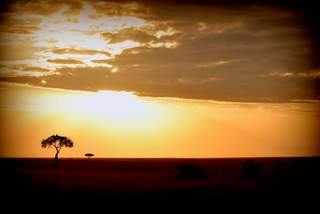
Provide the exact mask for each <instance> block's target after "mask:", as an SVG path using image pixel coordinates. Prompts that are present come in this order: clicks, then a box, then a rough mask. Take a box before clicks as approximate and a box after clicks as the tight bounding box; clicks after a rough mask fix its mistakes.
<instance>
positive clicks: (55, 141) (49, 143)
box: [41, 134, 73, 166]
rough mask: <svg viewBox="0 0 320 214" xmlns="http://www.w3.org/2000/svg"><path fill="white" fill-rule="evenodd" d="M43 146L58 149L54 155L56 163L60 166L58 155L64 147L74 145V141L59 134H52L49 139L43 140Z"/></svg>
mask: <svg viewBox="0 0 320 214" xmlns="http://www.w3.org/2000/svg"><path fill="white" fill-rule="evenodd" d="M41 146H42V147H43V148H47V147H49V148H50V147H54V148H55V149H56V155H55V157H54V165H55V166H58V155H59V152H60V150H61V148H62V147H73V142H72V140H70V139H69V138H67V137H64V136H59V135H57V134H56V135H51V136H50V137H48V138H47V139H44V140H42V141H41Z"/></svg>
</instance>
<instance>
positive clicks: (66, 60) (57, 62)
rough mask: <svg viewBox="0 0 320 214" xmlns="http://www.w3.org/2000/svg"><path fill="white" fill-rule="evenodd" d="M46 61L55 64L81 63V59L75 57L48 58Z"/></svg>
mask: <svg viewBox="0 0 320 214" xmlns="http://www.w3.org/2000/svg"><path fill="white" fill-rule="evenodd" d="M47 62H50V63H56V64H83V62H82V61H80V60H75V59H48V60H47Z"/></svg>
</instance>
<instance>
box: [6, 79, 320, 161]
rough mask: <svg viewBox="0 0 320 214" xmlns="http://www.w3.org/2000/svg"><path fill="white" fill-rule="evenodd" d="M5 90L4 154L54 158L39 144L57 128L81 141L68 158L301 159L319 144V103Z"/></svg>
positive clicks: (67, 152)
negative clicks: (297, 157)
mask: <svg viewBox="0 0 320 214" xmlns="http://www.w3.org/2000/svg"><path fill="white" fill-rule="evenodd" d="M43 84H45V83H44V82H43ZM0 89H1V100H2V102H1V106H0V110H1V114H0V116H1V121H2V130H3V133H2V141H1V143H2V144H1V153H0V155H1V156H33V157H40V156H49V157H50V156H51V155H52V154H51V152H50V151H43V150H42V149H41V147H40V146H39V142H40V141H41V139H42V138H44V137H46V136H49V135H50V134H55V133H58V134H63V135H67V136H69V137H70V138H72V139H73V140H74V141H75V148H73V149H70V150H65V151H63V153H62V154H61V155H62V156H65V157H81V156H83V154H84V153H86V152H88V151H90V152H92V153H94V154H95V155H96V156H97V157H235V156H296V155H298V156H299V155H314V154H315V152H316V151H317V150H316V149H317V146H318V144H317V143H318V139H319V138H318V137H319V133H318V123H319V122H318V120H317V118H319V116H320V115H319V111H318V109H319V103H283V104H265V103H234V102H214V101H201V100H200V101H199V100H187V99H175V98H148V97H137V96H136V95H134V94H133V93H131V92H112V91H100V92H81V91H67V90H59V89H46V88H40V87H31V86H27V85H7V84H5V85H4V84H2V85H1V87H0ZM35 130H36V131H35ZM289 130H290V133H289Z"/></svg>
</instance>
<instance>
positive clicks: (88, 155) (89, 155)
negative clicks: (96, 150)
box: [84, 153, 94, 159]
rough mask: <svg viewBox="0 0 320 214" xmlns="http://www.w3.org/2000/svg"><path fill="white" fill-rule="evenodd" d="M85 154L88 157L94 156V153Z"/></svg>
mask: <svg viewBox="0 0 320 214" xmlns="http://www.w3.org/2000/svg"><path fill="white" fill-rule="evenodd" d="M84 156H86V157H87V158H88V159H90V158H92V157H93V156H94V154H92V153H86V154H84Z"/></svg>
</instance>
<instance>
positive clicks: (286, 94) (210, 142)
mask: <svg viewBox="0 0 320 214" xmlns="http://www.w3.org/2000/svg"><path fill="white" fill-rule="evenodd" d="M310 9H311V8H307V7H297V6H296V5H290V4H289V3H287V5H283V3H276V2H273V1H270V2H268V1H262V2H260V1H257V2H255V1H245V0H243V1H239V2H238V3H234V4H227V3H223V1H221V2H219V1H218V2H215V3H212V2H210V1H197V2H196V1H191V0H188V3H185V4H184V3H181V2H179V1H161V2H160V1H144V0H139V1H123V2H120V1H99V0H96V1H93V0H81V1H77V0H65V1H63V0H33V1H23V0H16V1H4V3H3V4H2V6H1V8H0V82H1V83H0V96H1V100H0V117H1V144H0V149H1V150H0V156H2V157H4V156H5V157H9V156H10V157H24V156H27V157H42V156H51V155H52V153H53V151H50V150H44V149H42V148H41V147H40V141H41V140H42V139H43V138H46V137H48V136H49V135H51V134H56V133H57V134H60V135H66V136H69V137H70V138H71V139H73V140H74V141H75V148H73V149H65V150H63V151H62V154H61V156H64V157H81V156H83V154H84V153H87V152H91V153H94V154H96V156H99V157H225V156H227V157H234V156H295V155H319V152H320V151H319V143H318V141H319V134H318V133H317V130H318V128H319V123H318V120H317V119H318V118H319V100H320V96H319V95H320V94H319V91H320V90H319V83H320V82H319V80H320V65H319V64H318V62H319V60H317V59H318V53H319V52H318V50H317V47H318V44H319V43H318V41H317V39H316V38H318V36H317V33H319V32H318V31H317V30H316V29H317V27H316V26H315V23H318V22H317V21H315V20H313V18H315V17H317V16H315V15H314V14H312V13H311V14H309V12H312V11H313V10H310ZM164 97H166V98H164Z"/></svg>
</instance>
